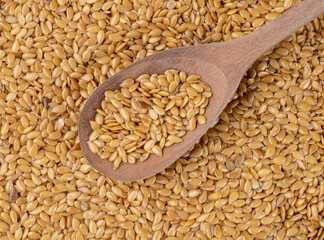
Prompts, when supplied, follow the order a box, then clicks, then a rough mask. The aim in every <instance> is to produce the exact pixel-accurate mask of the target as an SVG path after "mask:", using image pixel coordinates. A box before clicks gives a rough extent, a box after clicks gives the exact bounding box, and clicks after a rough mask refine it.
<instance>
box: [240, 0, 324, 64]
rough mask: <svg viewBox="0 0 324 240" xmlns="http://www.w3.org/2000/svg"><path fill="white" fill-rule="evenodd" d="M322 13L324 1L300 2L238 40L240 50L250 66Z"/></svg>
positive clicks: (306, 0)
mask: <svg viewBox="0 0 324 240" xmlns="http://www.w3.org/2000/svg"><path fill="white" fill-rule="evenodd" d="M323 13H324V0H303V1H301V2H300V3H298V4H297V5H296V6H294V7H293V8H291V9H289V10H287V11H286V12H285V13H283V14H282V15H280V16H278V17H277V18H276V19H274V20H273V21H271V22H269V23H267V24H265V26H263V27H261V28H260V29H258V30H256V31H255V32H253V33H251V34H249V35H248V36H246V37H243V38H241V39H238V41H242V43H241V44H242V45H241V49H244V50H243V51H244V52H245V54H246V55H245V56H246V58H245V59H249V60H250V64H252V63H253V62H254V61H255V60H257V59H258V58H259V56H260V55H262V54H263V53H265V52H266V51H267V50H269V49H271V48H272V47H273V46H275V45H276V44H278V43H279V42H281V41H282V40H284V39H285V38H287V37H289V36H290V35H291V34H293V33H294V32H295V31H297V30H298V29H299V28H301V27H303V26H304V25H306V24H307V23H309V22H310V21H312V20H313V19H314V18H316V17H318V16H319V15H321V14H323ZM241 51H242V50H241Z"/></svg>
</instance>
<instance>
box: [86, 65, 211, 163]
mask: <svg viewBox="0 0 324 240" xmlns="http://www.w3.org/2000/svg"><path fill="white" fill-rule="evenodd" d="M119 86H120V89H116V90H114V91H112V90H109V91H106V92H105V98H104V100H103V101H102V102H101V108H98V109H96V111H97V114H96V116H95V118H94V119H93V120H91V121H90V126H91V129H92V132H91V134H90V136H89V139H88V146H89V149H90V151H91V152H93V153H97V154H99V156H100V157H101V158H103V159H106V161H107V160H108V161H111V162H113V167H114V169H117V168H118V167H119V165H120V164H121V163H135V162H138V161H140V162H142V161H145V160H146V159H147V158H148V157H149V155H150V154H152V153H153V154H155V155H156V156H160V157H161V156H162V155H163V148H164V147H170V146H172V145H173V144H175V143H180V142H182V141H183V138H182V137H183V136H184V135H185V134H186V133H187V131H192V130H194V129H195V128H196V126H197V124H205V123H206V121H207V119H206V117H205V116H204V114H205V107H206V106H207V105H208V103H209V98H210V97H211V95H212V93H211V88H210V86H209V85H208V84H207V83H204V82H202V81H200V76H199V75H190V76H187V74H186V73H185V72H183V71H179V70H175V69H169V70H167V71H165V74H160V75H158V74H152V75H149V74H143V75H141V76H139V77H138V78H137V79H136V80H134V79H132V78H129V79H126V80H124V81H123V82H122V83H121V84H120V85H119Z"/></svg>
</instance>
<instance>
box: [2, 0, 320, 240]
mask: <svg viewBox="0 0 324 240" xmlns="http://www.w3.org/2000/svg"><path fill="white" fill-rule="evenodd" d="M297 2H298V1H296V0H295V1H294V0H258V1H257V0H245V1H241V0H240V1H238V0H237V1H234V0H224V1H220V0H208V1H202V0H198V1H195V0H179V1H172V0H171V1H163V0H155V1H154V0H152V1H149V0H115V1H100V0H99V1H94V0H88V1H85V0H79V1H66V0H58V1H57V0H52V1H51V0H45V1H43V0H39V1H32V0H16V1H12V0H3V1H1V2H0V240H5V239H53V240H54V239H55V240H61V239H64V240H65V239H78V240H79V239H87V238H89V239H113V240H116V239H154V240H157V239H167V240H175V239H188V240H189V239H190V240H192V239H196V240H201V239H215V240H216V239H221V240H223V239H224V240H225V239H228V240H231V239H233V240H234V239H238V240H244V239H247V240H249V239H268V240H270V239H278V240H280V239H293V240H294V239H317V240H322V239H323V237H324V231H323V228H324V219H323V216H324V201H323V200H324V179H323V172H324V157H323V148H324V135H323V130H324V129H323V126H324V95H323V83H324V82H323V81H324V73H323V64H324V15H322V16H321V17H319V18H317V19H315V20H314V21H312V22H311V23H309V24H307V25H306V26H305V27H303V28H301V29H300V30H298V31H297V32H296V33H295V34H293V35H292V36H291V37H289V38H287V39H286V40H285V41H282V42H281V43H280V44H278V45H277V46H276V47H275V48H274V49H273V50H272V51H269V52H267V53H266V54H265V55H263V56H262V57H260V58H259V60H258V61H256V62H255V63H254V64H253V66H252V67H251V68H250V69H249V71H248V72H247V74H246V75H245V76H244V78H243V79H242V83H241V84H240V86H239V88H238V90H237V92H236V93H235V94H234V96H233V100H232V101H231V102H230V103H229V105H228V106H227V108H226V109H225V110H224V111H223V112H222V114H221V115H220V117H219V121H218V122H217V123H216V125H215V126H214V127H213V128H211V129H209V131H208V132H207V133H206V134H205V135H204V136H203V137H202V138H201V140H200V141H199V142H198V143H197V144H196V145H195V146H193V147H192V149H191V150H190V151H188V152H187V153H186V154H185V155H184V156H183V157H181V158H180V159H179V160H178V161H177V162H175V163H174V164H173V165H171V166H170V167H169V168H167V169H166V170H165V171H162V172H161V173H159V174H157V175H156V176H153V177H151V178H148V179H146V180H143V181H137V182H132V183H130V182H116V181H113V180H111V179H109V178H106V177H104V176H102V175H100V174H99V173H98V172H96V171H95V170H94V169H93V168H91V166H90V165H89V164H88V162H87V161H86V159H85V158H84V157H83V154H82V152H81V150H80V145H79V140H78V137H77V134H78V133H77V129H78V128H77V127H78V126H77V123H78V118H79V114H80V111H81V110H82V107H83V106H84V103H85V101H86V100H87V98H89V96H90V94H91V93H92V92H93V90H94V89H95V88H96V87H97V86H98V85H99V84H100V83H102V82H104V81H105V80H106V79H107V78H108V77H110V76H112V75H113V74H115V73H116V72H118V71H120V70H121V69H123V68H125V67H127V66H129V65H130V64H132V63H133V62H135V61H138V60H139V59H142V58H144V57H145V56H148V55H150V54H152V53H155V52H158V51H161V50H164V49H166V48H174V47H180V46H186V45H192V44H204V43H209V42H218V41H228V40H230V39H234V38H238V37H241V36H243V35H245V34H248V33H250V32H252V31H254V30H255V29H256V28H258V27H261V26H262V25H264V24H266V23H267V22H268V21H271V20H272V19H274V18H275V17H277V16H278V15H279V14H281V13H282V12H284V11H285V10H286V9H288V8H290V7H291V6H293V5H295V4H297ZM261 44H262V43H261Z"/></svg>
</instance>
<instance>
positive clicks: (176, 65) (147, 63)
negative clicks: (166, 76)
mask: <svg viewBox="0 0 324 240" xmlns="http://www.w3.org/2000/svg"><path fill="white" fill-rule="evenodd" d="M178 50H179V49H174V50H168V51H163V52H161V53H160V54H154V56H153V55H152V56H151V57H147V58H145V59H143V60H142V61H139V62H136V63H134V64H133V65H131V66H130V67H129V68H127V69H125V70H122V71H121V72H119V73H118V74H116V75H114V76H113V77H111V78H110V79H109V80H108V81H106V82H104V83H103V84H102V85H101V86H100V87H99V88H97V89H96V90H95V91H94V92H93V94H92V96H91V97H90V98H89V99H88V101H87V103H86V105H85V106H84V109H87V111H83V112H82V114H81V117H80V122H79V136H80V143H81V147H82V151H83V153H84V155H85V157H86V158H87V159H88V161H89V162H90V163H91V164H92V165H93V166H94V167H95V168H96V169H97V170H98V171H99V172H101V173H102V174H105V175H106V176H109V177H111V178H113V179H118V180H121V181H134V180H137V179H143V178H146V177H149V176H152V175H154V174H156V173H158V172H160V171H162V170H163V169H165V168H166V167H168V166H169V165H170V164H172V163H173V162H174V161H175V159H178V158H179V157H181V156H182V155H183V154H184V153H185V152H186V151H187V150H188V149H189V148H190V147H191V146H192V144H193V143H195V142H197V141H198V140H199V139H200V137H201V136H202V135H203V134H204V133H205V132H206V131H207V130H208V128H209V127H210V126H211V125H212V124H213V122H214V121H215V120H216V118H217V116H218V115H219V114H220V112H221V111H222V109H223V108H222V107H217V108H216V109H213V108H214V107H215V106H219V105H224V106H226V104H227V101H228V99H227V98H226V89H227V87H228V84H227V80H226V78H225V76H224V74H223V73H222V71H220V69H218V67H217V66H215V65H214V64H212V63H206V62H205V61H204V60H203V59H200V58H192V59H190V58H183V57H181V56H179V55H178V54H177V52H178ZM186 50H187V51H193V50H195V49H194V47H187V48H186ZM181 51H183V49H181ZM164 55H167V56H168V57H164ZM171 68H173V69H180V70H182V71H184V72H186V73H187V74H188V75H192V74H198V75H200V76H201V80H202V81H203V82H206V83H208V84H209V85H210V86H215V84H216V86H218V87H217V89H215V90H214V89H213V95H212V96H211V97H210V99H209V104H208V105H207V107H206V113H205V117H206V119H207V122H206V124H204V125H200V124H198V125H197V128H196V129H195V130H194V131H188V132H187V133H186V134H185V135H184V137H183V142H182V143H181V144H174V145H172V146H170V147H165V148H164V149H163V155H162V157H160V156H157V155H155V154H150V156H149V157H148V158H147V159H146V160H145V161H143V162H139V161H137V162H136V163H134V164H128V163H127V164H125V163H122V164H121V165H120V166H119V167H118V168H117V169H116V170H113V162H110V161H109V160H108V159H102V158H101V157H100V156H99V155H98V154H95V153H92V152H91V150H90V148H89V146H88V144H87V140H88V139H89V136H90V134H91V132H92V129H91V127H90V121H91V120H93V119H94V118H95V115H96V113H97V111H96V109H97V108H100V107H101V102H102V101H103V100H104V98H105V94H104V92H105V91H107V90H115V89H118V88H119V84H120V83H121V82H122V81H123V80H125V79H127V78H137V77H138V76H140V75H142V74H145V73H147V74H150V75H151V74H154V73H157V74H163V73H164V72H165V71H166V70H169V69H171ZM209 108H210V109H209ZM139 170H140V171H139Z"/></svg>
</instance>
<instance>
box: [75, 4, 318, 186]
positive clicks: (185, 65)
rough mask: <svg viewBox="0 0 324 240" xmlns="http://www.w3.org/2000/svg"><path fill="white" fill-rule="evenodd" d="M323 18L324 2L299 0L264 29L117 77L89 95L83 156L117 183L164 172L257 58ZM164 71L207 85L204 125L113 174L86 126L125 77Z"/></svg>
mask: <svg viewBox="0 0 324 240" xmlns="http://www.w3.org/2000/svg"><path fill="white" fill-rule="evenodd" d="M322 13H324V0H303V1H302V2H300V3H299V4H298V5H297V6H295V7H293V8H292V9H290V10H288V11H286V12H285V13H283V14H282V15H280V16H279V17H278V18H276V19H274V20H273V21H271V22H269V23H267V24H266V25H265V26H264V27H262V28H260V29H258V30H256V31H255V32H253V33H251V34H249V35H247V36H244V37H241V38H239V39H237V40H233V41H228V42H222V43H217V44H205V45H195V46H189V47H182V48H175V49H171V50H166V51H162V52H159V53H156V54H153V55H151V56H149V57H146V58H145V59H143V60H141V61H138V62H136V63H134V64H132V65H131V66H129V67H128V68H126V69H124V70H122V71H120V72H119V73H117V74H115V75H114V76H112V77H111V78H110V79H109V80H107V81H106V82H104V83H103V84H102V85H101V86H100V87H98V88H97V89H96V90H95V91H94V92H93V94H92V95H91V97H90V98H89V99H88V100H87V102H86V104H85V106H84V108H83V111H82V113H81V116H80V121H79V138H80V144H81V149H82V151H83V153H84V155H85V157H86V158H87V160H88V161H89V162H90V163H91V164H92V166H94V167H95V168H96V169H97V170H98V171H99V172H101V173H102V174H104V175H106V176H108V177H111V178H113V179H116V180H122V181H135V180H138V179H144V178H147V177H150V176H152V175H154V174H157V173H158V172H160V171H162V170H163V169H165V168H166V167H168V166H169V165H170V164H172V163H173V162H174V161H176V160H177V159H178V158H179V157H181V156H182V155H183V154H184V153H185V152H186V151H187V150H188V149H189V148H190V147H192V146H193V145H194V144H195V143H196V142H197V141H198V140H199V139H200V138H201V136H202V135H203V134H205V133H206V131H207V130H208V128H210V127H211V126H212V125H213V124H214V123H215V120H216V119H217V117H218V115H219V114H220V113H221V112H222V110H223V109H224V108H225V106H226V105H227V103H228V102H229V101H230V100H231V97H232V96H233V94H234V92H235V91H236V89H237V87H238V85H239V83H240V81H241V79H242V76H243V75H244V73H245V72H246V71H247V69H248V68H249V67H250V65H251V64H252V63H253V62H254V61H255V60H257V59H258V58H259V56H260V55H261V54H263V53H264V52H266V51H267V50H269V49H271V48H272V47H273V46H275V45H276V44H277V43H279V42H280V41H282V40H283V39H285V38H286V37H288V36H290V35H291V34H292V33H294V32H295V31H296V30H298V29H299V28H301V27H302V26H304V25H305V24H307V23H308V22H310V21H311V20H313V19H314V18H315V17H317V16H319V15H320V14H322ZM168 69H178V70H182V71H185V72H186V73H187V74H198V75H200V76H201V80H202V81H204V82H207V83H208V84H209V85H210V86H211V88H212V92H213V95H212V97H211V98H210V103H209V105H208V106H207V108H206V113H205V116H206V118H207V123H206V124H204V125H197V128H196V129H195V130H194V131H188V132H187V134H186V135H185V136H184V141H183V142H181V143H177V144H174V145H173V146H171V147H166V148H164V149H163V156H162V157H158V156H157V155H155V154H151V155H150V157H149V158H148V159H147V160H146V161H144V162H137V163H135V164H129V163H122V164H121V165H120V166H119V168H118V169H116V170H113V163H112V162H110V161H109V160H108V159H102V158H100V157H99V155H97V154H94V153H92V152H91V151H90V149H89V146H88V144H87V141H88V139H89V135H90V134H91V132H92V129H91V127H90V124H89V121H90V120H94V117H95V115H96V109H97V108H100V107H101V102H102V100H103V99H104V93H105V91H106V90H115V89H118V88H119V84H120V83H121V82H122V81H123V80H125V79H127V78H137V77H138V76H140V75H141V74H144V73H148V74H154V73H157V74H163V73H164V72H165V71H166V70H168Z"/></svg>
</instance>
